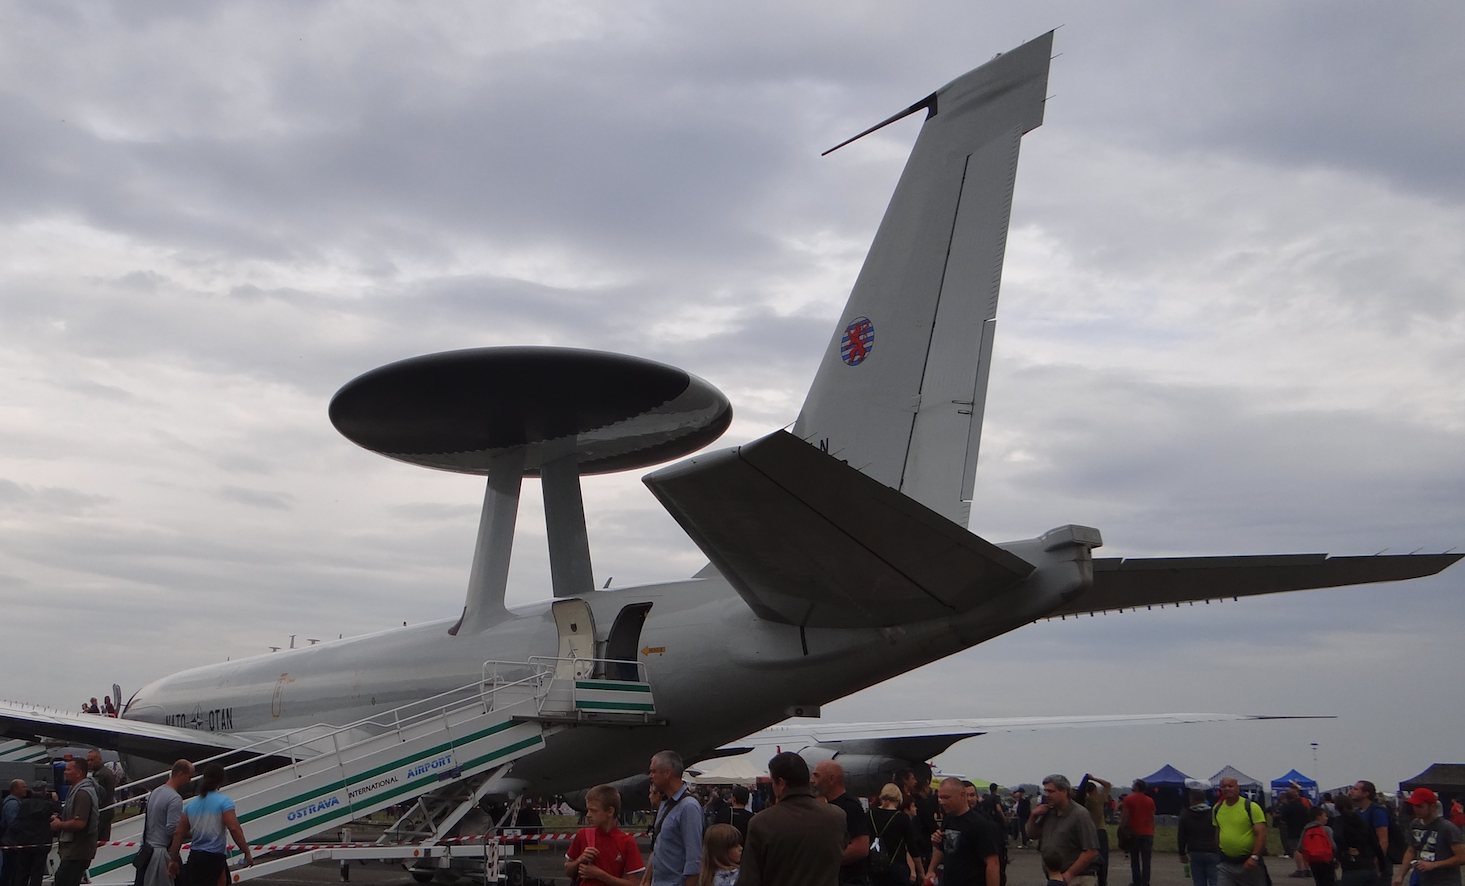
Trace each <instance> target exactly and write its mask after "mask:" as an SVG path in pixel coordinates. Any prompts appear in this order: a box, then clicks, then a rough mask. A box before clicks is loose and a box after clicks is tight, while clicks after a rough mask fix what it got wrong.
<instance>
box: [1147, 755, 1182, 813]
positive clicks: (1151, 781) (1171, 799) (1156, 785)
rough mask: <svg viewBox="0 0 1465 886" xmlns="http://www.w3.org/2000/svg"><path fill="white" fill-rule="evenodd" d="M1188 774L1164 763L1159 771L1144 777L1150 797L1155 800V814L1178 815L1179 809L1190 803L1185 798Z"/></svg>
mask: <svg viewBox="0 0 1465 886" xmlns="http://www.w3.org/2000/svg"><path fill="white" fill-rule="evenodd" d="M1189 779H1190V776H1188V775H1186V774H1185V773H1184V772H1181V771H1180V770H1179V769H1176V768H1175V767H1174V766H1171V765H1170V764H1169V763H1166V764H1165V765H1164V766H1162V767H1160V771H1158V772H1156V773H1154V774H1153V775H1146V776H1145V777H1144V781H1145V784H1147V785H1149V794H1150V798H1151V799H1153V800H1154V801H1155V814H1156V815H1179V814H1180V810H1182V809H1184V808H1185V807H1187V806H1189V805H1190V802H1189V801H1188V800H1187V796H1188V791H1189V788H1187V787H1186V786H1185V783H1186V781H1188V780H1189Z"/></svg>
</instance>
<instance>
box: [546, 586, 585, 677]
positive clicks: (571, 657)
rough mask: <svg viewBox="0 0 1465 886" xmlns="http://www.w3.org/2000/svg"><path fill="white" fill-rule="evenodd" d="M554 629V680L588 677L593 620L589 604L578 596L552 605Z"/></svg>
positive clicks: (557, 601)
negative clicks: (556, 638)
mask: <svg viewBox="0 0 1465 886" xmlns="http://www.w3.org/2000/svg"><path fill="white" fill-rule="evenodd" d="M553 611H554V626H555V630H556V631H558V632H559V635H560V649H559V653H558V655H559V659H560V661H559V663H558V664H557V665H555V671H554V677H555V679H556V680H577V679H579V678H581V677H588V676H590V671H591V669H592V668H594V666H595V663H594V659H595V618H594V617H593V616H591V614H590V605H589V604H588V603H586V602H585V601H584V600H581V599H579V598H578V597H571V598H569V599H567V600H556V601H554V603H553Z"/></svg>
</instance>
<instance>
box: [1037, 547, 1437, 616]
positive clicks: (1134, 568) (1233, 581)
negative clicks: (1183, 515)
mask: <svg viewBox="0 0 1465 886" xmlns="http://www.w3.org/2000/svg"><path fill="white" fill-rule="evenodd" d="M1461 557H1465V554H1393V555H1380V556H1374V557H1329V556H1328V555H1327V554H1280V555H1261V556H1248V557H1160V558H1154V559H1128V560H1124V559H1119V558H1117V557H1114V558H1104V559H1095V560H1094V586H1093V587H1092V588H1090V589H1089V590H1087V591H1085V592H1084V593H1083V594H1081V595H1079V596H1078V597H1076V598H1074V599H1073V600H1071V601H1069V602H1068V603H1067V604H1066V605H1064V606H1063V607H1062V608H1060V609H1058V610H1056V611H1054V612H1053V613H1052V615H1053V616H1062V615H1081V614H1084V613H1088V612H1107V611H1113V610H1118V609H1138V608H1139V607H1141V606H1159V605H1164V604H1166V603H1191V602H1198V601H1201V600H1218V599H1223V598H1226V597H1250V596H1254V595H1257V594H1275V593H1280V592H1282V591H1302V590H1308V589H1310V588H1336V587H1341V586H1343V585H1356V584H1369V583H1371V582H1379V581H1404V580H1406V579H1410V578H1422V577H1424V576H1426V575H1434V574H1435V573H1437V572H1440V571H1442V570H1444V569H1446V568H1447V567H1449V566H1450V565H1452V564H1453V563H1455V562H1456V561H1457V560H1459V559H1460V558H1461ZM1050 617H1051V616H1050Z"/></svg>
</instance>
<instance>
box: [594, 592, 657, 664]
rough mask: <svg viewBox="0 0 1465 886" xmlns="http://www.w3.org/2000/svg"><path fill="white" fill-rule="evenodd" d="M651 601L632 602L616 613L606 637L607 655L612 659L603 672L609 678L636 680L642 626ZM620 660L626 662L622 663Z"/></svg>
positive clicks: (649, 609)
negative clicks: (608, 634)
mask: <svg viewBox="0 0 1465 886" xmlns="http://www.w3.org/2000/svg"><path fill="white" fill-rule="evenodd" d="M650 611H651V604H650V603H632V604H630V605H629V606H624V607H622V608H621V611H620V612H618V613H616V620H615V624H613V625H611V626H610V636H608V637H606V639H605V657H606V658H607V659H609V660H610V661H609V662H608V663H607V664H606V666H605V673H603V674H601V676H602V677H604V678H605V679H607V680H636V679H638V674H637V673H636V665H635V662H636V661H637V660H638V659H637V656H638V655H640V652H641V628H642V626H643V625H645V624H646V615H647V613H649V612H650ZM618 662H624V664H620V663H618Z"/></svg>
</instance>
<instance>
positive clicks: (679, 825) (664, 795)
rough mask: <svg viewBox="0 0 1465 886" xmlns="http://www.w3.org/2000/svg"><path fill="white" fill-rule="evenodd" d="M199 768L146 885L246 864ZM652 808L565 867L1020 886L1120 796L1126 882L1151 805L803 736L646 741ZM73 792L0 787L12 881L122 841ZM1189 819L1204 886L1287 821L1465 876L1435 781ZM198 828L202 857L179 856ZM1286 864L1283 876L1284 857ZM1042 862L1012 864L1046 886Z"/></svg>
mask: <svg viewBox="0 0 1465 886" xmlns="http://www.w3.org/2000/svg"><path fill="white" fill-rule="evenodd" d="M194 774H195V773H194V767H193V765H192V764H191V763H189V761H187V760H179V761H177V762H176V763H175V764H174V765H173V767H172V770H171V772H170V773H169V777H168V780H167V781H166V782H165V783H164V784H163V785H161V786H160V787H158V788H155V789H154V790H153V791H152V793H151V794H150V795H149V797H148V802H147V804H146V808H145V811H144V816H145V818H144V822H143V839H142V845H141V847H140V849H139V851H138V853H137V859H136V861H135V865H136V868H137V873H136V884H137V886H225V884H227V882H228V872H227V854H226V853H227V850H228V846H229V841H230V839H231V838H232V840H233V842H234V845H235V846H237V847H239V849H240V851H241V852H242V854H243V862H244V864H245V865H249V864H252V863H253V857H252V855H251V853H250V847H249V844H248V842H247V841H246V839H245V835H244V832H243V830H242V828H241V827H240V825H239V821H238V818H237V816H236V815H235V812H234V803H233V801H232V800H231V799H230V798H229V797H228V796H227V795H225V794H224V793H223V792H222V790H221V788H222V787H223V784H224V780H225V772H224V769H223V768H222V767H221V766H219V765H218V764H216V763H211V764H209V765H207V766H205V767H204V768H203V771H202V773H201V775H200V777H199V778H198V779H197V781H196V784H195V785H194V796H193V797H192V798H191V799H189V800H186V801H185V800H184V799H183V794H184V793H185V792H186V791H187V788H188V786H189V785H190V783H191V782H194V781H195V779H194ZM649 775H650V781H651V792H650V799H651V801H652V809H653V810H654V812H653V815H652V818H651V821H650V825H651V834H650V838H651V849H650V852H649V854H648V856H646V857H645V858H643V856H642V854H641V850H640V847H639V846H638V844H637V841H636V840H635V839H634V838H632V837H631V836H629V835H628V834H626V833H625V832H623V831H622V830H621V829H620V822H621V821H623V820H625V817H624V816H625V807H624V804H623V803H622V800H621V797H620V794H619V793H618V792H617V790H616V789H615V788H614V787H612V786H610V785H598V786H596V787H594V788H592V789H591V790H590V791H588V792H587V794H586V798H585V824H586V826H585V827H583V828H581V829H580V830H579V831H578V832H577V833H576V834H575V837H574V840H573V842H572V843H571V844H570V847H569V851H568V852H567V853H566V856H565V861H564V874H565V876H567V877H570V878H571V879H572V880H574V881H576V882H578V883H582V884H594V883H600V884H605V886H734V884H739V886H765V884H769V886H910V884H919V886H1006V884H1007V882H1008V860H1009V858H1008V846H1009V842H1010V841H1014V840H1015V841H1016V842H1017V843H1018V844H1019V845H1021V846H1023V847H1027V846H1030V845H1033V844H1034V843H1035V844H1036V848H1037V850H1038V853H1039V858H1040V859H1041V869H1042V875H1043V877H1044V879H1045V880H1046V882H1047V883H1048V884H1049V886H1107V884H1108V879H1109V877H1110V871H1109V859H1110V852H1111V848H1110V846H1109V843H1108V839H1107V838H1108V828H1107V827H1106V820H1107V819H1108V818H1109V817H1110V816H1111V815H1113V814H1115V813H1116V812H1117V819H1118V825H1119V827H1118V845H1117V846H1116V847H1114V848H1116V849H1120V850H1122V851H1124V852H1126V853H1128V856H1129V861H1130V881H1129V883H1130V886H1150V875H1151V855H1152V852H1153V848H1154V837H1155V803H1154V800H1153V799H1152V797H1151V796H1150V791H1149V789H1148V786H1147V785H1146V784H1145V783H1144V782H1143V781H1136V782H1135V783H1134V785H1133V790H1132V791H1130V792H1129V793H1128V794H1127V795H1126V796H1125V797H1124V798H1123V799H1122V800H1119V801H1116V799H1115V797H1114V796H1113V790H1112V789H1113V786H1112V785H1111V784H1110V783H1109V782H1107V781H1105V780H1103V779H1101V778H1093V777H1091V776H1087V775H1086V776H1084V778H1083V779H1082V780H1081V781H1080V782H1079V784H1078V786H1077V787H1074V786H1073V785H1072V784H1071V783H1070V782H1069V780H1068V779H1067V778H1066V777H1064V776H1063V775H1058V774H1054V775H1050V776H1048V777H1047V778H1045V779H1043V783H1042V789H1041V796H1039V797H1034V798H1029V797H1028V796H1027V793H1026V791H1025V790H1023V789H1022V788H1018V789H1016V790H1014V791H1012V792H1011V796H1010V798H1009V799H1007V800H1004V799H1002V798H1000V797H999V795H998V788H997V786H996V785H992V786H990V787H989V789H988V791H987V793H986V794H985V795H983V794H982V793H981V792H980V791H978V789H977V788H976V786H975V785H974V784H973V783H972V782H970V781H964V780H962V779H959V778H954V777H949V778H945V779H942V780H941V781H940V783H939V784H938V785H937V786H936V790H935V792H934V794H933V792H932V790H931V788H932V785H931V780H930V779H923V778H919V777H918V776H917V775H916V774H915V773H914V772H913V771H911V770H909V769H903V770H900V771H898V772H896V773H895V775H894V780H893V781H892V782H891V783H889V784H886V785H884V787H883V788H882V789H881V790H880V791H879V793H878V794H877V795H876V796H874V797H870V798H867V799H864V800H862V799H861V798H858V797H855V796H853V795H852V794H851V793H850V792H849V791H848V790H847V789H846V786H845V772H844V769H843V767H841V766H840V764H839V762H838V761H837V760H825V761H823V762H820V763H818V764H817V765H815V766H814V767H813V769H812V770H811V769H810V768H809V766H808V764H807V762H805V760H804V759H803V758H802V757H800V756H799V755H797V754H793V753H779V754H777V755H775V756H774V757H773V758H772V759H771V760H769V761H768V775H769V783H768V785H767V793H766V794H765V793H762V792H760V793H756V794H755V793H751V792H749V791H748V789H747V788H744V787H735V788H733V789H732V790H731V791H730V792H729V794H728V796H727V797H726V798H724V797H723V795H722V793H721V792H720V791H712V792H710V793H709V794H707V795H706V796H705V800H704V798H703V797H699V795H698V794H697V793H696V792H694V790H693V788H692V786H691V785H690V784H689V783H688V782H687V780H686V778H685V767H684V766H683V762H682V759H681V757H680V756H678V755H677V754H676V753H675V752H674V751H669V750H668V751H661V752H660V753H657V754H656V755H655V756H653V757H652V758H651V763H650V767H649ZM63 778H64V781H65V784H66V786H67V790H66V792H65V795H64V798H62V799H59V800H58V797H57V795H56V794H55V793H51V792H49V791H44V790H36V789H32V788H31V787H29V786H27V785H26V783H25V782H24V781H22V780H16V781H14V782H12V783H11V784H10V788H9V792H8V793H7V794H6V796H5V797H4V800H3V803H0V847H3V854H0V886H41V880H42V877H43V876H44V874H45V872H46V862H47V856H48V854H49V853H50V851H51V848H52V845H53V841H54V844H55V846H56V851H57V855H58V858H59V864H58V866H57V868H56V870H55V872H54V883H55V886H80V883H81V882H82V881H83V879H84V876H85V874H86V871H87V868H88V867H89V866H90V864H91V862H92V860H93V859H94V858H95V856H96V852H97V847H98V845H100V844H103V843H106V842H107V841H108V840H109V839H110V829H111V809H110V808H109V807H111V806H112V805H113V802H114V799H115V797H116V790H117V784H116V776H115V774H114V773H113V771H112V770H111V769H110V768H109V767H108V766H107V765H105V764H104V763H103V761H102V756H101V754H100V753H99V752H97V751H91V752H90V753H88V754H87V755H86V756H85V757H71V758H68V759H67V761H66V764H65V769H64V773H63ZM1190 801H1191V805H1190V806H1189V807H1188V808H1186V809H1185V810H1184V811H1183V812H1182V814H1181V815H1180V817H1179V820H1178V824H1177V826H1176V844H1177V846H1176V848H1177V849H1178V851H1179V855H1180V860H1181V862H1182V863H1184V864H1185V865H1186V866H1187V867H1188V869H1189V874H1190V876H1191V878H1192V880H1193V883H1194V886H1271V883H1272V872H1270V871H1268V869H1267V865H1266V860H1265V858H1264V856H1265V854H1266V843H1267V829H1268V827H1269V826H1276V827H1278V829H1279V831H1280V836H1281V839H1282V846H1283V858H1287V859H1290V860H1291V861H1292V863H1293V867H1294V869H1293V870H1292V871H1291V872H1290V874H1287V875H1286V876H1290V877H1294V878H1299V879H1312V880H1313V881H1315V886H1461V866H1462V865H1465V843H1462V842H1461V829H1460V825H1461V823H1462V822H1465V809H1462V808H1461V806H1460V804H1459V803H1458V802H1456V803H1452V804H1450V806H1449V807H1448V808H1445V807H1444V806H1442V804H1441V803H1440V802H1439V798H1438V797H1436V796H1435V794H1434V793H1433V792H1432V791H1430V790H1429V789H1428V788H1420V789H1418V790H1415V791H1414V792H1413V793H1412V794H1410V795H1409V796H1408V797H1407V798H1404V800H1403V804H1402V805H1401V809H1400V810H1399V811H1398V813H1397V814H1396V813H1395V810H1393V809H1392V808H1390V807H1389V806H1388V805H1386V804H1385V803H1384V802H1383V801H1382V799H1381V798H1380V796H1379V794H1378V791H1377V790H1376V789H1375V787H1374V785H1373V784H1372V783H1370V782H1367V781H1360V782H1357V783H1356V784H1354V785H1353V786H1352V787H1351V788H1350V789H1349V790H1348V791H1347V792H1346V795H1340V796H1336V797H1335V796H1333V795H1330V794H1329V795H1324V796H1323V798H1322V801H1321V802H1319V803H1317V804H1312V803H1311V802H1310V801H1309V800H1308V799H1307V797H1306V795H1305V794H1303V793H1302V792H1301V791H1298V790H1296V789H1295V788H1294V789H1293V790H1289V791H1287V792H1285V793H1284V794H1283V795H1282V796H1281V797H1280V798H1279V800H1278V802H1277V803H1276V804H1275V805H1274V806H1273V807H1272V808H1271V809H1264V808H1263V807H1262V805H1261V804H1260V803H1257V802H1256V801H1254V800H1252V799H1250V798H1249V797H1246V796H1245V795H1243V794H1242V792H1241V789H1240V786H1239V785H1238V783H1237V781H1236V779H1234V778H1223V779H1222V780H1221V782H1220V790H1219V795H1218V796H1217V797H1216V798H1215V802H1214V803H1212V802H1209V801H1208V797H1207V794H1206V793H1205V792H1203V791H1192V792H1191V796H1190ZM186 843H190V844H191V848H190V852H189V856H188V860H187V862H186V864H185V863H183V862H182V861H181V852H182V847H183V846H184V844H186ZM1276 875H1277V876H1283V874H1282V872H1281V871H1277V872H1276ZM1037 877H1038V870H1036V869H1034V870H1031V871H1025V872H1022V873H1021V874H1020V875H1019V876H1018V877H1017V878H1015V879H1016V881H1017V882H1029V883H1033V884H1034V886H1036V881H1037Z"/></svg>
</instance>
